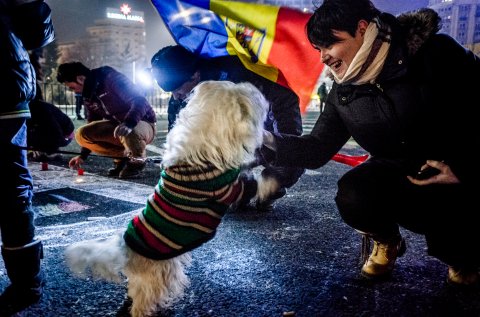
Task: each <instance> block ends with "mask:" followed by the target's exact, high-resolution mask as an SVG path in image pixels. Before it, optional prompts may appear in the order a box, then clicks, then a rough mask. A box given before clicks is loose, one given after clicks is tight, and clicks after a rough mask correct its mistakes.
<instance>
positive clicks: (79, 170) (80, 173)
mask: <svg viewBox="0 0 480 317" xmlns="http://www.w3.org/2000/svg"><path fill="white" fill-rule="evenodd" d="M77 174H78V176H82V175H83V168H79V169H78V170H77Z"/></svg>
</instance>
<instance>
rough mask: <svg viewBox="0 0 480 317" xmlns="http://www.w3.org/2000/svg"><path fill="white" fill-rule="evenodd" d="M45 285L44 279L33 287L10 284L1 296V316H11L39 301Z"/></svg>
mask: <svg viewBox="0 0 480 317" xmlns="http://www.w3.org/2000/svg"><path fill="white" fill-rule="evenodd" d="M44 286H45V282H44V281H42V282H41V283H40V284H39V285H38V286H37V287H32V288H18V287H15V286H14V285H10V286H8V287H7V288H6V289H5V291H4V292H3V293H2V295H1V296H0V316H11V315H13V314H15V313H18V312H20V311H22V310H24V309H26V308H27V307H29V306H31V305H33V304H35V303H37V302H38V301H39V300H40V299H41V297H42V292H43V287H44Z"/></svg>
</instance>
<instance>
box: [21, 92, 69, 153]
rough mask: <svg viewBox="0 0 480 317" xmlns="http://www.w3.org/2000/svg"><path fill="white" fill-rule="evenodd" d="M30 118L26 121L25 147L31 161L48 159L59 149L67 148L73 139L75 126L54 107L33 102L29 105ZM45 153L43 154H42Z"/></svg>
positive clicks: (36, 101)
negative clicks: (27, 148) (29, 153)
mask: <svg viewBox="0 0 480 317" xmlns="http://www.w3.org/2000/svg"><path fill="white" fill-rule="evenodd" d="M30 112H31V114H32V117H31V118H30V119H29V120H28V121H27V128H28V135H27V145H28V147H29V149H30V150H31V151H33V152H32V153H35V152H40V153H35V154H36V155H35V156H33V155H32V159H33V160H36V161H38V160H45V159H48V158H49V157H48V155H50V154H52V153H55V152H56V151H58V150H59V148H60V147H64V146H67V145H68V144H69V143H70V142H71V141H72V140H73V138H74V134H73V131H74V129H75V126H74V124H73V122H72V120H71V119H70V117H69V116H67V115H66V114H65V113H63V112H62V111H61V110H60V109H59V108H58V107H56V106H55V105H53V104H51V103H48V102H45V101H41V100H34V101H32V102H31V103H30ZM43 152H45V153H43Z"/></svg>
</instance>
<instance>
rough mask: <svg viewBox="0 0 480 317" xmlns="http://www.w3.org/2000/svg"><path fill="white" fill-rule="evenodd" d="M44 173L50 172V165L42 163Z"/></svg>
mask: <svg viewBox="0 0 480 317" xmlns="http://www.w3.org/2000/svg"><path fill="white" fill-rule="evenodd" d="M42 171H48V163H47V162H42Z"/></svg>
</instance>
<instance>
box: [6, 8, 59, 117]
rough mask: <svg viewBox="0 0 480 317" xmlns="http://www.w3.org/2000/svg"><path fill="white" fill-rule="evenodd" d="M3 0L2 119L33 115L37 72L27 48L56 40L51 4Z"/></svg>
mask: <svg viewBox="0 0 480 317" xmlns="http://www.w3.org/2000/svg"><path fill="white" fill-rule="evenodd" d="M10 3H13V1H9V0H0V43H1V45H0V74H1V75H0V95H1V96H2V102H1V106H0V119H9V118H20V117H24V118H25V117H27V118H28V117H30V113H29V110H28V102H29V101H30V100H32V99H33V98H34V96H35V72H34V70H33V67H32V64H31V63H30V59H29V56H28V52H27V50H30V49H35V48H39V47H42V46H45V45H47V44H48V43H50V42H52V41H53V39H54V30H53V24H52V19H51V16H50V8H49V7H48V5H47V4H45V3H44V2H43V1H41V0H39V1H33V2H29V3H26V4H22V5H19V6H14V5H12V4H10Z"/></svg>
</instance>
